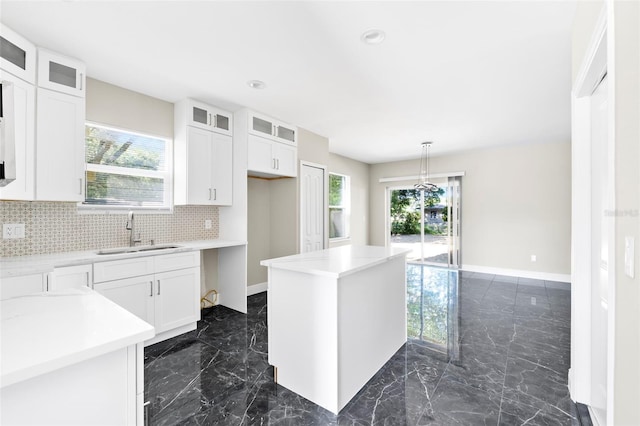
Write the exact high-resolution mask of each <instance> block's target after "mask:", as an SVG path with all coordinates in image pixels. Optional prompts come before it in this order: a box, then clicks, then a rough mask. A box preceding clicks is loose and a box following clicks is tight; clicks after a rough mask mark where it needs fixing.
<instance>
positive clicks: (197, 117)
mask: <svg viewBox="0 0 640 426" xmlns="http://www.w3.org/2000/svg"><path fill="white" fill-rule="evenodd" d="M176 108H186V111H185V114H186V117H187V123H186V124H187V125H188V126H193V127H198V128H200V129H203V130H210V131H213V132H216V133H222V134H224V135H229V136H231V135H232V133H233V122H232V116H231V114H230V113H228V112H226V111H223V110H221V109H218V108H214V107H212V106H211V105H207V104H204V103H202V102H198V101H194V100H193V99H186V100H184V101H182V102H179V103H177V104H176Z"/></svg>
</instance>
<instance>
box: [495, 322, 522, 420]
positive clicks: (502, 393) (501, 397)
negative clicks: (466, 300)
mask: <svg viewBox="0 0 640 426" xmlns="http://www.w3.org/2000/svg"><path fill="white" fill-rule="evenodd" d="M517 333H518V332H517V330H516V323H515V319H514V323H513V334H512V335H511V341H510V342H509V346H508V347H507V356H506V359H505V361H504V377H503V378H502V392H501V393H500V409H499V411H498V425H500V419H501V418H502V403H503V402H504V388H505V385H506V383H507V369H508V368H509V352H511V345H512V344H513V341H514V340H515V338H516V335H517Z"/></svg>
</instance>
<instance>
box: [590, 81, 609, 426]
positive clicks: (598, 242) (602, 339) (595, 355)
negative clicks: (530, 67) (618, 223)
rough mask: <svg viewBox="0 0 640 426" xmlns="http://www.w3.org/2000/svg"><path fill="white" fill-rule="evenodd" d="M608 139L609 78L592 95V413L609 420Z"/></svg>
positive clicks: (599, 421)
mask: <svg viewBox="0 0 640 426" xmlns="http://www.w3.org/2000/svg"><path fill="white" fill-rule="evenodd" d="M608 151H609V149H608V142H607V79H606V77H605V78H604V79H603V80H602V81H601V82H600V85H599V86H598V87H597V88H596V90H595V91H594V93H593V95H592V96H591V176H592V180H591V231H592V234H591V235H592V244H591V259H592V262H591V263H592V267H591V276H592V282H591V312H592V315H591V413H592V414H593V417H594V420H595V421H594V424H596V425H598V424H599V425H604V424H606V421H607V348H608V345H607V337H608V333H607V326H608V321H607V316H608V303H609V300H608V285H609V282H608V281H609V280H608V274H609V268H608V264H609V235H610V230H609V222H611V220H610V218H608V217H606V216H605V212H606V211H607V210H610V209H611V202H610V200H611V195H612V194H611V179H610V178H609V154H608Z"/></svg>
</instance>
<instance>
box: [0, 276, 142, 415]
mask: <svg viewBox="0 0 640 426" xmlns="http://www.w3.org/2000/svg"><path fill="white" fill-rule="evenodd" d="M1 310H2V322H1V328H2V334H1V335H0V346H1V355H2V363H1V366H0V386H1V389H0V401H1V402H0V413H1V414H0V423H1V424H12V425H14V424H49V425H51V424H60V425H72V424H77V425H90V424H119V425H135V424H138V425H142V424H143V398H144V393H143V391H144V380H143V362H144V348H143V342H144V341H145V340H147V339H150V338H151V337H153V336H154V334H155V331H154V328H153V327H152V326H151V325H149V324H147V323H146V322H144V321H142V320H141V319H139V318H138V317H136V316H135V315H133V314H131V313H129V312H128V311H126V310H125V309H123V308H121V307H120V306H118V305H116V304H115V303H113V302H111V301H110V300H108V299H107V298H105V297H103V296H101V295H100V294H98V293H97V292H95V291H93V290H90V289H88V288H80V289H65V290H60V291H55V292H42V293H35V294H30V295H25V296H21V297H15V298H11V299H7V300H3V301H2V302H1Z"/></svg>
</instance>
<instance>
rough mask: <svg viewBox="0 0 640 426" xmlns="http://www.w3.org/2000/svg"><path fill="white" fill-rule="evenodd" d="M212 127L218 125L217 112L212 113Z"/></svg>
mask: <svg viewBox="0 0 640 426" xmlns="http://www.w3.org/2000/svg"><path fill="white" fill-rule="evenodd" d="M213 127H218V114H213Z"/></svg>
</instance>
